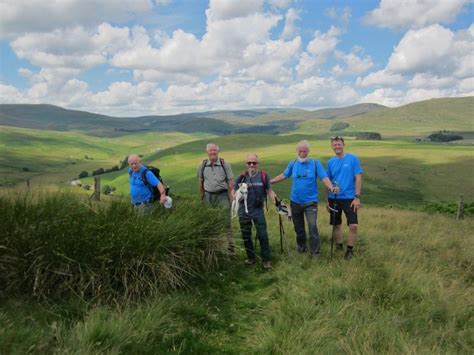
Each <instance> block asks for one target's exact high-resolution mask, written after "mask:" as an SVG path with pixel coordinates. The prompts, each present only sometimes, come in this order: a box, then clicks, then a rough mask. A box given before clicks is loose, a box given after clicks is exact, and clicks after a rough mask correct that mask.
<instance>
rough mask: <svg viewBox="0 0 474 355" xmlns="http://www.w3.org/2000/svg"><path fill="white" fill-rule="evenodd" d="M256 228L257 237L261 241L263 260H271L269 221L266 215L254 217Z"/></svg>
mask: <svg viewBox="0 0 474 355" xmlns="http://www.w3.org/2000/svg"><path fill="white" fill-rule="evenodd" d="M253 221H254V223H255V228H256V229H257V238H258V241H259V242H260V255H261V256H262V261H270V243H269V241H268V233H267V222H266V220H265V215H263V214H262V215H261V216H259V217H257V218H254V220H253Z"/></svg>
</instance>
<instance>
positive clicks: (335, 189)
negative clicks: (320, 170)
mask: <svg viewBox="0 0 474 355" xmlns="http://www.w3.org/2000/svg"><path fill="white" fill-rule="evenodd" d="M339 191H340V190H339V186H333V187H332V189H331V192H332V193H334V194H338V193H339Z"/></svg>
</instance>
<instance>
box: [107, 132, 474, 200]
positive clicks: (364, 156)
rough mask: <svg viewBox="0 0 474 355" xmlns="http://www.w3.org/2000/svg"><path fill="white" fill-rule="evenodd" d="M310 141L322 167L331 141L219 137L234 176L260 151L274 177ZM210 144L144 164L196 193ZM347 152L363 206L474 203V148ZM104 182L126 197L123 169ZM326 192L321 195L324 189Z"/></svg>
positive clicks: (364, 144)
mask: <svg viewBox="0 0 474 355" xmlns="http://www.w3.org/2000/svg"><path fill="white" fill-rule="evenodd" d="M303 138H308V139H309V141H310V144H311V148H312V153H311V154H312V156H313V157H317V158H318V159H320V160H321V161H322V162H323V164H325V163H326V161H327V160H328V159H329V158H330V157H331V156H332V155H331V153H332V152H331V149H330V146H329V142H328V141H327V140H312V139H311V137H310V136H301V135H292V136H266V135H238V136H225V137H219V138H217V139H215V140H216V141H217V142H218V143H219V144H220V146H221V150H222V153H221V156H222V157H224V158H225V159H226V160H228V161H229V162H230V163H231V164H232V167H233V171H234V174H239V173H240V172H241V171H242V170H243V169H244V168H245V166H244V162H245V157H246V154H248V153H254V152H255V153H257V154H258V155H259V156H260V158H261V160H262V167H263V168H264V169H266V170H267V171H268V173H269V174H270V175H271V176H276V175H278V174H280V173H281V172H283V170H284V168H285V167H286V164H287V163H288V161H290V160H292V159H295V153H294V151H295V145H296V143H297V142H298V141H299V140H301V139H303ZM206 142H207V141H194V142H190V143H185V144H182V145H179V146H175V147H172V148H169V149H165V150H163V151H160V152H159V153H156V154H152V155H150V156H146V157H145V158H144V161H145V163H147V164H153V165H156V166H159V167H160V169H161V171H162V175H163V177H164V178H165V179H166V182H167V183H168V184H169V185H171V186H172V189H173V191H174V192H175V193H178V194H182V193H188V194H193V193H197V180H196V171H197V167H198V165H199V164H200V162H201V161H202V159H204V158H205V157H206V156H205V152H204V150H205V144H206ZM346 146H347V150H348V151H349V152H352V153H354V154H356V155H358V156H359V158H360V159H361V163H362V166H363V168H364V175H363V189H362V190H363V198H362V199H363V202H364V203H369V204H375V205H388V204H398V205H416V204H423V203H425V202H428V201H444V202H448V201H452V202H455V201H456V200H457V199H458V198H459V194H461V193H463V194H464V195H465V197H466V199H467V200H468V201H473V200H474V182H473V180H472V166H473V164H474V156H473V154H472V146H469V145H443V144H434V143H418V142H412V141H408V140H392V141H359V140H348V141H347V142H346ZM102 183H103V184H107V185H111V186H114V187H116V188H117V191H118V192H119V193H122V194H127V193H128V174H127V173H126V172H124V171H120V172H115V173H111V174H106V175H103V177H102ZM290 186H291V183H290V182H284V183H281V184H279V185H276V186H275V190H276V191H277V193H278V194H280V195H282V196H288V195H289V189H290ZM321 192H322V191H321Z"/></svg>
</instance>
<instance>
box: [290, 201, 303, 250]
mask: <svg viewBox="0 0 474 355" xmlns="http://www.w3.org/2000/svg"><path fill="white" fill-rule="evenodd" d="M291 215H292V219H293V226H294V227H295V233H296V244H297V245H298V251H306V231H305V227H304V209H303V206H301V205H299V204H297V203H294V202H291Z"/></svg>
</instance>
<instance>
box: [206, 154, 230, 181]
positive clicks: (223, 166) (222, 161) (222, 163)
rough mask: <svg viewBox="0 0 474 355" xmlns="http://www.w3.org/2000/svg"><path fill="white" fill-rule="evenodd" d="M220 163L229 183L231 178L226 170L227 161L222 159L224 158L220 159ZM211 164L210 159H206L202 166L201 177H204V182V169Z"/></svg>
mask: <svg viewBox="0 0 474 355" xmlns="http://www.w3.org/2000/svg"><path fill="white" fill-rule="evenodd" d="M219 161H220V163H221V167H222V169H224V175H225V182H227V183H229V178H228V176H227V170H226V169H225V165H224V164H225V160H224V159H222V158H219ZM208 162H209V159H204V160H203V161H202V165H201V176H202V180H203V181H204V169H206V167H207V166H209V165H207V163H208Z"/></svg>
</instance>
